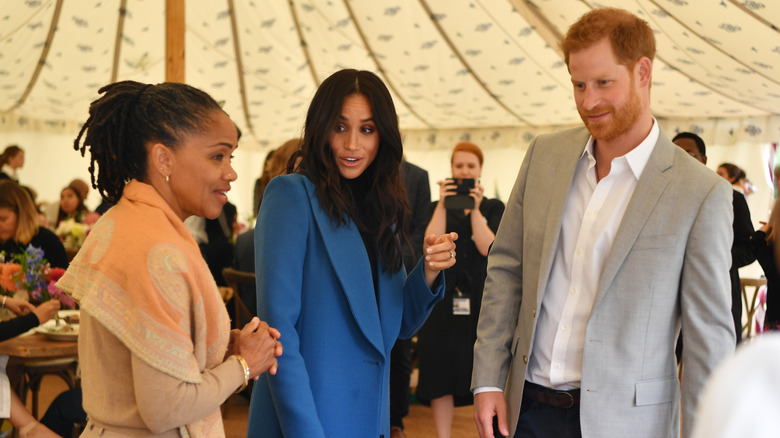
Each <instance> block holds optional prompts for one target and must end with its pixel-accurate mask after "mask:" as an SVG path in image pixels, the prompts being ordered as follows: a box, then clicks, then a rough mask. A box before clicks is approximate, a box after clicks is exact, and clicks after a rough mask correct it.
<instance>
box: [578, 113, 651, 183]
mask: <svg viewBox="0 0 780 438" xmlns="http://www.w3.org/2000/svg"><path fill="white" fill-rule="evenodd" d="M660 132H661V131H660V128H658V122H657V121H656V120H655V117H653V127H652V128H650V133H648V134H647V137H645V139H644V140H642V142H641V143H639V145H638V146H637V147H635V148H634V149H631V150H630V151H629V152H628V153H627V154H625V155H623V156H622V157H617V158H625V160H626V161H627V162H628V166H629V168H630V169H631V172H632V173H633V174H634V177H635V178H636V179H639V177H640V176H641V175H642V171H644V170H645V166H646V165H647V162H648V161H649V160H650V154H651V153H653V148H655V144H656V143H657V142H658V136H659V134H660ZM582 157H588V159H589V160H592V163H593V164H595V155H593V136H590V138H588V143H587V144H586V145H585V149H583V151H582V155H580V158H582Z"/></svg>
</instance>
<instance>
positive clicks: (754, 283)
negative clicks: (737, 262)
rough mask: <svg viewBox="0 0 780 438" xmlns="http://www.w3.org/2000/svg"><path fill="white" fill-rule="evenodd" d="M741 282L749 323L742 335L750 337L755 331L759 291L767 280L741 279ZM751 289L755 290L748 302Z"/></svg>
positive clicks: (743, 327) (746, 324) (743, 329)
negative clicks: (754, 322) (749, 289)
mask: <svg viewBox="0 0 780 438" xmlns="http://www.w3.org/2000/svg"><path fill="white" fill-rule="evenodd" d="M739 282H740V285H741V286H742V301H743V303H744V308H745V313H746V314H747V322H746V323H745V325H743V326H742V333H743V335H744V336H745V337H750V336H751V331H752V330H753V314H755V313H756V300H757V298H758V291H759V289H761V287H762V286H764V285H765V284H766V278H740V279H739ZM750 287H752V288H753V298H752V299H750V300H748V292H747V289H748V288H750Z"/></svg>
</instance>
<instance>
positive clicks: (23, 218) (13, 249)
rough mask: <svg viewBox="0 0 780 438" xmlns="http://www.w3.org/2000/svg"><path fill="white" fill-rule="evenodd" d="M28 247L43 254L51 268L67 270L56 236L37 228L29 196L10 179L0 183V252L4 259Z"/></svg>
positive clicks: (65, 258) (66, 258)
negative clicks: (2, 253)
mask: <svg viewBox="0 0 780 438" xmlns="http://www.w3.org/2000/svg"><path fill="white" fill-rule="evenodd" d="M29 245H32V246H34V247H36V248H39V249H40V250H42V251H43V257H44V258H45V259H46V260H47V261H48V262H49V264H50V265H51V266H52V267H53V268H67V267H68V256H67V254H66V252H65V247H64V246H63V245H62V242H61V241H60V239H59V237H57V235H56V234H54V233H53V232H52V231H51V230H49V229H48V228H45V227H42V226H40V223H39V219H38V211H37V210H36V208H35V204H33V201H32V199H31V198H30V195H29V193H28V192H27V190H25V189H24V188H23V187H22V186H20V185H19V184H16V183H15V182H13V181H12V180H10V179H4V180H0V251H3V252H5V257H6V260H10V258H11V257H13V255H15V254H19V253H22V252H24V251H25V250H26V249H27V246H29Z"/></svg>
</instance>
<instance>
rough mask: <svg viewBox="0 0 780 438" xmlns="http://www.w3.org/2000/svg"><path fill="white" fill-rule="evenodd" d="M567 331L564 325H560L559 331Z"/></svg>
mask: <svg viewBox="0 0 780 438" xmlns="http://www.w3.org/2000/svg"><path fill="white" fill-rule="evenodd" d="M568 329H569V328H568V327H566V326H565V325H562V326H561V330H563V331H566V330H568Z"/></svg>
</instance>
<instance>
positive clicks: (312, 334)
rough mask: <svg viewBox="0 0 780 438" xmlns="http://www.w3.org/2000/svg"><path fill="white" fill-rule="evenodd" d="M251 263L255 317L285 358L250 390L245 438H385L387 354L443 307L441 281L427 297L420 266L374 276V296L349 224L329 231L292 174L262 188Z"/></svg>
mask: <svg viewBox="0 0 780 438" xmlns="http://www.w3.org/2000/svg"><path fill="white" fill-rule="evenodd" d="M255 254H256V257H255V270H256V273H257V311H258V315H259V316H260V318H261V319H262V320H264V321H267V322H268V323H269V324H270V325H271V326H272V327H275V328H277V329H279V331H280V332H281V334H282V337H281V339H280V340H281V341H282V344H283V345H284V354H283V355H282V356H281V357H280V358H279V370H278V372H277V374H276V375H275V376H270V375H268V374H267V373H266V374H263V375H262V376H261V378H260V379H259V380H258V381H257V383H256V384H255V386H254V391H253V393H252V403H251V406H250V409H249V425H248V436H249V437H263V438H266V437H281V436H285V437H306V438H316V437H334V438H335V437H339V438H342V437H347V438H348V437H355V438H366V437H379V436H381V435H385V436H389V433H390V419H389V410H390V401H389V396H388V386H389V368H390V350H391V349H392V348H393V344H394V343H395V341H396V339H397V338H399V337H400V338H408V337H411V336H413V335H414V334H415V332H416V331H417V330H418V329H419V328H420V326H421V325H422V324H423V322H424V321H425V319H426V318H427V317H428V314H429V313H430V311H431V309H432V308H433V305H434V304H435V303H436V302H437V301H439V300H440V299H441V298H442V297H443V295H444V279H443V277H441V276H440V277H439V278H438V279H437V281H436V287H435V288H434V289H435V292H432V291H431V289H429V288H428V286H427V285H426V283H425V278H424V276H423V266H422V263H419V264H418V265H417V267H416V268H415V269H414V270H413V271H412V273H411V274H410V275H409V276H408V277H407V276H406V273H405V271H403V270H401V271H400V272H397V273H394V274H391V273H388V272H385V271H384V270H383V269H382V268H381V267H380V268H379V269H378V270H377V274H378V277H379V278H378V293H377V294H376V295H375V294H374V285H373V279H372V275H371V266H370V264H369V259H368V255H367V253H366V250H365V245H364V244H363V240H362V239H361V237H360V233H359V232H358V230H357V228H356V227H355V225H354V223H352V222H351V221H350V222H349V223H348V224H346V225H341V226H339V227H336V226H335V225H334V223H333V221H331V219H330V218H329V217H328V216H327V214H326V213H325V211H324V210H322V208H321V207H320V204H319V201H318V199H317V195H316V192H315V188H314V185H313V184H312V183H311V181H309V179H308V178H306V177H305V176H303V175H299V174H295V175H285V176H280V177H277V178H274V179H273V180H272V181H271V183H270V184H269V185H268V187H267V189H266V191H265V195H264V196H263V203H262V206H261V209H260V214H259V216H258V219H257V227H256V229H255ZM380 263H381V262H380ZM377 297H378V298H377Z"/></svg>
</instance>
